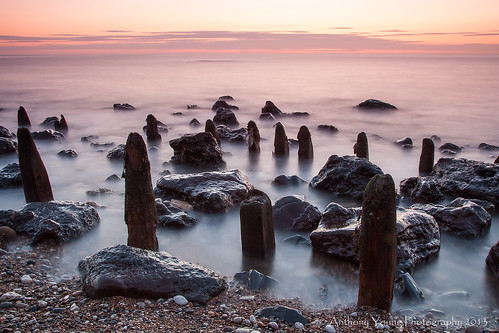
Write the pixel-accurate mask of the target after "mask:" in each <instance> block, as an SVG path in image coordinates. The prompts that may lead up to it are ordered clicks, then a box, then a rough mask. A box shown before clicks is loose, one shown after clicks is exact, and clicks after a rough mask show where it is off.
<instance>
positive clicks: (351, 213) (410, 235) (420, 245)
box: [310, 203, 440, 273]
mask: <svg viewBox="0 0 499 333" xmlns="http://www.w3.org/2000/svg"><path fill="white" fill-rule="evenodd" d="M360 213H361V209H360V208H344V207H342V206H341V205H338V204H336V203H330V204H329V205H328V206H327V207H326V210H325V211H324V213H323V214H322V218H321V221H320V222H319V226H318V228H317V229H316V230H314V231H313V232H312V233H311V234H310V240H311V242H312V246H313V248H314V250H316V251H319V252H322V253H326V254H330V255H333V256H335V257H339V258H342V259H347V260H350V261H354V262H358V261H359V259H358V233H359V230H358V228H359V225H360V222H359V218H360ZM397 243H398V246H397V261H398V264H397V270H398V271H399V272H401V273H402V272H409V271H412V269H413V268H414V267H415V266H416V265H418V264H421V263H424V262H427V261H429V260H431V259H432V258H434V257H435V256H436V255H438V252H439V251H440V231H439V228H438V224H437V222H436V221H435V219H434V218H433V217H432V216H430V215H428V214H426V213H424V212H421V211H417V210H411V209H403V208H398V209H397Z"/></svg>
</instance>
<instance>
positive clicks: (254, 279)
mask: <svg viewBox="0 0 499 333" xmlns="http://www.w3.org/2000/svg"><path fill="white" fill-rule="evenodd" d="M234 280H235V281H237V282H239V283H242V284H244V285H245V286H246V287H248V289H249V290H252V291H253V290H265V289H270V288H272V287H274V286H275V285H277V284H278V283H279V282H278V281H277V280H276V279H274V278H272V277H270V276H267V275H265V274H263V273H260V272H259V271H257V270H256V269H251V270H250V271H249V272H242V273H236V274H235V275H234Z"/></svg>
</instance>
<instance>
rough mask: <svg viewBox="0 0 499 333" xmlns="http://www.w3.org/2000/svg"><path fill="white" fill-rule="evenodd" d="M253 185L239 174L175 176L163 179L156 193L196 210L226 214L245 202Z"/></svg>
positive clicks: (203, 173) (157, 185) (223, 172)
mask: <svg viewBox="0 0 499 333" xmlns="http://www.w3.org/2000/svg"><path fill="white" fill-rule="evenodd" d="M250 189H253V185H252V184H251V182H250V180H249V179H248V177H247V176H246V175H244V174H243V173H242V172H240V171H239V170H236V169H234V170H228V171H213V172H202V173H193V174H172V175H167V176H164V177H162V178H160V179H159V180H158V181H157V183H156V189H155V191H154V193H155V195H156V197H158V198H162V199H178V200H184V201H187V202H188V203H190V204H191V205H193V206H194V207H195V208H196V209H200V210H202V211H207V212H224V211H227V210H229V209H231V208H232V207H233V206H234V205H236V204H238V203H240V202H241V201H243V200H244V199H245V198H246V195H247V193H248V191H249V190H250Z"/></svg>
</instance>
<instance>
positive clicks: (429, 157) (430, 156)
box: [418, 138, 435, 176]
mask: <svg viewBox="0 0 499 333" xmlns="http://www.w3.org/2000/svg"><path fill="white" fill-rule="evenodd" d="M434 163H435V144H434V143H433V140H432V139H429V138H424V139H423V145H422V148H421V156H420V157H419V169H418V170H419V175H420V176H427V175H429V174H430V173H431V172H432V171H433V164H434Z"/></svg>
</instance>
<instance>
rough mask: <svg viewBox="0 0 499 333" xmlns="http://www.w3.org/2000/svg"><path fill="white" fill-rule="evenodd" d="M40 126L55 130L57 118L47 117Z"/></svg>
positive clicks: (57, 124)
mask: <svg viewBox="0 0 499 333" xmlns="http://www.w3.org/2000/svg"><path fill="white" fill-rule="evenodd" d="M40 125H41V126H45V127H51V128H53V129H57V128H58V127H59V118H57V117H56V116H51V117H47V118H45V120H44V121H42V123H41V124H40Z"/></svg>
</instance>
